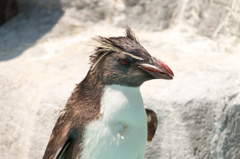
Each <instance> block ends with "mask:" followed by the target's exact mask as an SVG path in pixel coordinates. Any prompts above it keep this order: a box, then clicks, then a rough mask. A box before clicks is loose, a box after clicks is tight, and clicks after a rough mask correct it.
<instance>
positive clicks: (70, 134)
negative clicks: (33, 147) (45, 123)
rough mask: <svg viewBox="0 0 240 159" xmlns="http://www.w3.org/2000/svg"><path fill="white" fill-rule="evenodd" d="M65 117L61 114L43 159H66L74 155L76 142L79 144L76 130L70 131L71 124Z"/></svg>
mask: <svg viewBox="0 0 240 159" xmlns="http://www.w3.org/2000/svg"><path fill="white" fill-rule="evenodd" d="M66 116H67V115H66V114H64V113H63V114H62V115H61V116H60V117H59V118H58V121H57V123H56V125H55V127H54V129H53V131H52V135H51V137H50V140H49V143H48V145H47V148H46V151H45V154H44V156H43V159H67V158H72V156H73V155H75V153H74V152H79V151H78V150H75V149H76V148H77V147H76V146H75V145H76V142H79V140H78V138H79V136H78V131H77V129H75V130H72V128H71V125H72V124H71V122H67V121H69V120H64V119H66V118H67V117H66Z"/></svg>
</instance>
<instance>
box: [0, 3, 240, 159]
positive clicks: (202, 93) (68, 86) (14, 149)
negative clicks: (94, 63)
mask: <svg viewBox="0 0 240 159" xmlns="http://www.w3.org/2000/svg"><path fill="white" fill-rule="evenodd" d="M18 2H19V4H20V7H21V8H22V9H24V7H23V6H24V4H25V3H26V2H25V1H24V0H22V1H21V0H18ZM20 2H21V3H20ZM30 2H31V3H29V5H31V4H36V6H38V5H39V6H40V7H42V8H44V7H45V5H47V2H46V1H42V2H40V1H34V0H31V1H30ZM74 2H77V1H72V3H74ZM106 2H107V1H106ZM170 2H171V3H172V4H174V5H173V6H171V5H170V6H169V8H171V7H172V8H175V9H176V8H177V6H178V5H179V4H177V3H176V1H169V2H167V1H166V2H165V1H164V3H162V4H161V5H163V6H164V4H166V3H170ZM184 2H185V1H184ZM187 2H188V1H186V3H187ZM234 2H235V1H234ZM45 3H46V4H45ZM49 3H51V5H52V6H53V7H54V6H55V3H56V4H57V3H58V4H59V3H61V5H62V4H64V6H63V9H65V10H64V12H62V11H61V9H62V8H60V10H58V9H56V8H55V9H56V10H57V11H55V10H53V9H52V8H51V5H50V4H49V5H47V6H49V8H47V10H42V9H37V8H35V9H33V10H29V11H25V12H22V13H20V14H19V15H17V16H16V17H14V18H13V19H12V20H11V21H9V22H7V23H5V24H4V25H3V26H2V27H0V68H1V69H0V79H1V82H0V116H1V120H0V126H1V129H0V153H1V157H2V158H4V159H5V158H6V159H7V158H19V159H21V158H22V159H25V158H31V159H32V158H33V159H34V158H41V157H42V156H43V153H44V151H45V148H46V145H47V143H48V140H49V137H50V134H51V131H52V128H53V126H54V124H55V122H56V120H57V118H58V116H59V113H60V111H61V110H62V109H63V108H64V106H65V104H66V101H67V99H68V97H69V96H70V94H71V92H72V90H73V89H74V87H75V84H77V83H79V82H80V81H81V80H82V79H83V78H84V77H85V75H86V73H87V71H88V69H89V64H88V63H89V55H90V53H91V52H92V51H93V47H91V46H89V45H86V44H89V43H91V42H92V40H91V38H92V37H94V36H96V35H101V36H119V35H123V31H124V28H120V27H114V26H113V24H112V23H113V22H114V23H115V22H116V24H117V23H119V22H120V21H121V18H119V19H118V20H116V19H115V18H116V16H117V15H119V16H120V17H121V16H122V15H125V16H122V17H123V18H124V17H125V18H127V21H131V20H130V18H129V19H128V17H127V16H126V15H129V14H130V13H131V12H130V10H131V9H134V12H133V15H129V17H131V16H133V17H134V16H135V14H136V15H137V14H139V15H138V16H140V15H141V14H142V16H146V17H148V16H149V15H150V13H151V14H153V13H154V11H151V12H150V11H149V15H148V12H147V11H145V12H143V13H141V12H142V11H143V9H144V8H143V7H141V5H140V4H143V3H146V5H149V6H157V2H155V1H154V2H152V4H147V3H148V2H142V1H138V0H133V1H131V0H127V1H122V2H121V4H120V1H116V3H117V4H112V5H116V8H117V10H116V12H114V13H113V12H112V13H110V12H111V11H110V10H111V7H110V9H109V10H107V9H106V10H104V9H103V10H104V14H102V15H103V16H100V17H98V16H99V15H93V17H90V13H91V9H93V10H94V11H95V9H96V10H98V9H99V8H97V7H96V8H95V7H94V6H92V8H91V7H90V6H89V7H86V5H90V4H88V2H85V1H79V4H78V6H83V8H81V7H79V8H77V7H75V8H74V6H75V4H72V3H71V5H72V6H71V5H70V1H51V2H49ZM99 3H100V2H99ZM104 3H105V2H104ZM155 3H156V4H155ZM175 3H176V4H175ZM224 3H226V4H228V3H227V2H225V1H224ZM235 3H237V2H235ZM61 5H60V6H61ZM98 5H99V6H101V5H100V4H98ZM158 5H160V4H158ZM187 5H190V2H189V3H187ZM219 5H221V4H219ZM109 6H111V5H110V4H109ZM167 6H168V5H167ZM64 7H65V8H64ZM102 7H103V8H104V6H102ZM105 7H106V6H105ZM126 8H128V9H130V10H128V11H126ZM150 8H151V7H149V10H150ZM160 8H161V7H160ZM162 8H165V7H162ZM154 9H155V8H153V9H152V10H154ZM78 10H81V11H82V13H83V12H86V15H87V16H89V19H90V20H89V21H88V20H86V19H85V20H86V21H85V20H84V19H82V21H80V20H79V17H78V16H81V15H76V16H73V15H74V13H77V12H78ZM84 10H85V11H84ZM103 10H102V9H99V10H98V11H99V12H103ZM173 10H174V9H173ZM105 11H106V13H105ZM125 12H128V13H127V14H126V13H125ZM161 12H162V13H164V14H166V15H168V14H169V13H168V12H175V11H171V10H168V11H165V10H162V11H161ZM63 13H64V14H63ZM189 14H190V13H189ZM206 14H208V13H206ZM110 15H112V23H110V24H109V21H108V20H109V19H108V18H109V16H110ZM155 16H156V19H158V18H157V15H153V20H152V21H151V23H149V26H148V25H147V26H146V27H150V28H151V27H152V26H154V25H156V26H157V25H158V26H159V25H160V23H164V21H162V20H159V21H155V19H154V18H155ZM103 17H104V18H103ZM163 17H165V15H164V16H163ZM166 17H168V16H166ZM85 18H86V17H85ZM171 18H173V17H170V19H171ZM178 18H179V17H178ZM80 19H81V18H80ZM98 19H99V20H98ZM183 19H184V18H183ZM190 19H191V18H190ZM190 19H189V21H187V22H189V23H187V24H184V25H183V24H182V23H181V22H178V23H177V21H178V20H179V19H178V20H176V21H175V22H173V21H174V19H172V20H173V21H171V20H170V21H171V22H168V21H165V23H166V25H169V26H171V27H170V28H168V27H165V28H168V29H166V30H164V31H161V32H159V31H151V30H147V29H146V28H145V29H144V27H145V25H146V24H147V23H148V22H146V21H144V22H143V23H142V25H139V26H138V27H137V25H135V24H137V22H136V21H138V20H137V19H136V21H135V22H136V23H135V22H134V21H133V22H132V23H130V24H131V25H133V26H135V27H134V28H133V29H134V30H135V32H136V35H137V36H138V37H139V39H140V42H141V44H142V45H143V46H144V47H145V48H146V49H147V50H148V51H149V52H150V53H151V54H152V55H154V56H155V57H157V58H158V59H160V60H162V61H164V62H165V63H167V64H168V65H169V66H170V67H171V69H172V70H173V72H174V74H175V78H174V79H173V80H171V81H167V80H153V81H149V82H146V83H144V84H143V86H142V87H141V92H142V96H143V99H144V103H145V106H146V107H147V108H151V109H153V110H155V111H156V112H157V115H158V119H159V124H158V129H157V132H156V136H155V137H154V139H153V141H152V142H151V143H148V144H147V147H146V156H145V158H146V159H156V158H161V159H170V158H185V159H187V158H189V159H195V158H196V159H197V158H205V159H208V158H219V159H225V158H227V159H236V158H240V153H239V152H240V145H239V143H240V138H239V132H240V126H239V125H240V120H239V119H240V115H239V114H240V94H239V92H240V82H239V81H240V63H239V59H240V53H239V49H240V45H239V38H238V37H236V36H229V35H228V34H227V35H226V34H224V32H221V37H223V38H222V39H220V36H216V37H215V38H216V39H214V40H212V39H210V38H207V37H204V36H200V35H204V34H202V33H200V32H196V29H198V27H196V28H194V27H193V26H194V25H193V24H194V23H193V24H190ZM146 20H147V19H146ZM154 21H155V22H154ZM199 21H200V23H205V22H203V21H201V20H199ZM126 23H127V22H126ZM93 24H94V25H93ZM131 25H130V26H131ZM224 27H227V28H229V27H228V25H225V26H224ZM224 27H222V28H224ZM153 30H154V29H153ZM230 30H231V29H230ZM219 33H220V32H219ZM231 33H233V32H231ZM199 34H200V35H199ZM218 35H219V34H218Z"/></svg>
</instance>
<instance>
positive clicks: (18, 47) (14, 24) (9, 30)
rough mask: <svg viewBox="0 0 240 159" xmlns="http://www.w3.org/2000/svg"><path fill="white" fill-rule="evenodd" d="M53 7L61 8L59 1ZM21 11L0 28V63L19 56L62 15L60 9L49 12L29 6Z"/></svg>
mask: <svg viewBox="0 0 240 159" xmlns="http://www.w3.org/2000/svg"><path fill="white" fill-rule="evenodd" d="M55 5H59V7H56V6H55V7H56V8H61V4H60V2H59V1H58V3H55ZM29 8H33V9H29ZM20 9H21V8H20ZM23 10H24V11H22V12H20V13H19V14H18V15H16V16H15V17H13V18H12V19H10V20H9V21H7V22H6V23H4V24H3V25H1V26H0V62H1V61H7V60H10V59H12V58H15V57H17V56H19V55H21V54H22V53H23V52H24V50H26V49H27V48H29V46H31V45H34V44H35V43H36V42H37V40H38V39H40V38H41V37H43V36H44V35H45V34H46V33H48V32H49V31H50V30H51V29H52V28H53V27H54V25H55V24H56V23H57V22H58V20H59V19H60V18H61V16H62V15H63V12H62V11H61V9H58V10H49V9H42V8H41V7H39V8H36V7H35V8H34V7H33V6H31V5H30V6H27V7H25V9H23Z"/></svg>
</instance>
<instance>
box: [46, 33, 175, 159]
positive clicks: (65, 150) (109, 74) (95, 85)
mask: <svg viewBox="0 0 240 159" xmlns="http://www.w3.org/2000/svg"><path fill="white" fill-rule="evenodd" d="M94 39H95V41H97V42H98V44H97V45H96V49H95V52H94V53H93V54H92V55H91V56H90V60H91V67H90V70H89V71H88V74H87V76H86V77H85V78H84V79H83V81H82V82H81V83H80V84H78V85H77V87H76V88H75V89H74V92H73V93H72V95H71V96H70V98H69V100H68V102H67V104H66V107H65V109H64V110H63V111H62V113H61V115H60V117H59V118H58V120H57V123H56V125H55V127H54V129H53V131H52V135H51V137H50V141H49V143H48V145H47V148H46V151H45V154H44V156H43V159H56V158H57V159H76V158H78V159H143V158H144V151H145V145H146V142H147V140H148V141H151V140H152V138H153V136H154V134H155V131H156V128H157V116H156V114H155V112H154V111H152V110H150V109H145V108H144V105H143V100H142V96H141V93H140V90H139V87H140V86H141V85H142V83H143V82H145V81H148V80H151V79H172V78H173V76H174V75H173V72H172V70H171V69H170V68H169V67H168V66H167V65H166V64H164V63H163V62H161V61H159V60H157V59H156V58H154V57H152V56H151V55H150V54H149V53H148V52H147V50H145V49H144V48H143V47H142V46H141V45H140V43H139V41H138V40H137V38H136V37H135V35H134V33H133V31H132V30H131V29H130V28H127V29H126V36H120V37H109V38H105V37H97V38H94Z"/></svg>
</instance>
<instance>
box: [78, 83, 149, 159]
mask: <svg viewBox="0 0 240 159" xmlns="http://www.w3.org/2000/svg"><path fill="white" fill-rule="evenodd" d="M101 114H102V116H101V117H100V119H99V120H97V121H94V122H92V123H90V124H89V125H88V126H87V128H86V131H85V134H84V140H83V147H84V148H83V151H82V155H81V156H82V158H83V159H113V158H114V159H142V158H144V151H145V144H146V141H147V117H146V112H145V109H144V106H143V101H142V96H141V94H140V91H139V87H138V88H133V87H123V86H119V85H111V86H107V87H105V88H104V93H103V97H102V101H101Z"/></svg>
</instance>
